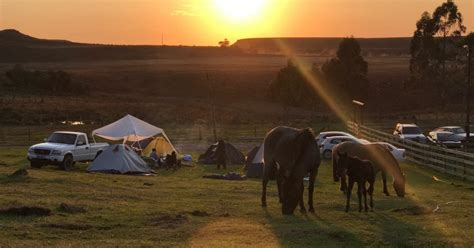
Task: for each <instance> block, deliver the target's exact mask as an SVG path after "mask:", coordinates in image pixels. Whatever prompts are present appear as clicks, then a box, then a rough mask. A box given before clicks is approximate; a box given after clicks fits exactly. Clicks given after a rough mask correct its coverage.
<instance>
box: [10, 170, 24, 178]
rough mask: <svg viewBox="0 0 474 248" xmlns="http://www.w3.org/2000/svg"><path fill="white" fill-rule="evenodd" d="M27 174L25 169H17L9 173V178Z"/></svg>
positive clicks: (22, 176)
mask: <svg viewBox="0 0 474 248" xmlns="http://www.w3.org/2000/svg"><path fill="white" fill-rule="evenodd" d="M27 176H28V171H27V170H25V169H19V170H17V171H15V172H13V173H12V174H11V175H9V176H8V177H9V178H24V177H27Z"/></svg>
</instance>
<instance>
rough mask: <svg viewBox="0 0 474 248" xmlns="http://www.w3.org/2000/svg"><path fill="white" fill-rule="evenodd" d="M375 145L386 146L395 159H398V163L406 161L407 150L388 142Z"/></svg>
mask: <svg viewBox="0 0 474 248" xmlns="http://www.w3.org/2000/svg"><path fill="white" fill-rule="evenodd" d="M372 143H373V144H380V145H383V146H385V147H386V148H387V149H388V150H389V151H390V153H392V155H393V156H394V157H395V159H397V160H398V161H400V162H401V161H404V160H405V158H406V151H405V149H403V148H398V147H396V146H394V145H392V144H390V143H387V142H372Z"/></svg>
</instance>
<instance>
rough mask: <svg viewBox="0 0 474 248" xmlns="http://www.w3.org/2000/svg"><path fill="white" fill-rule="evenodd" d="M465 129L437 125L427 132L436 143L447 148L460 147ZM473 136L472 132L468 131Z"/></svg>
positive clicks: (464, 137)
mask: <svg viewBox="0 0 474 248" xmlns="http://www.w3.org/2000/svg"><path fill="white" fill-rule="evenodd" d="M466 136H467V135H466V131H465V130H464V128H462V127H459V126H444V127H438V128H436V129H434V130H433V131H431V132H430V133H429V137H430V138H431V139H432V140H433V141H434V142H436V143H437V144H440V145H443V146H446V147H448V148H460V147H462V141H463V140H465V139H466ZM470 136H474V133H470Z"/></svg>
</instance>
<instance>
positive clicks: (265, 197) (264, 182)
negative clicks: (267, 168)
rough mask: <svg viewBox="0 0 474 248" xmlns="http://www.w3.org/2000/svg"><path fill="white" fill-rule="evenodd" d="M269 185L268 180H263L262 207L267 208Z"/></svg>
mask: <svg viewBox="0 0 474 248" xmlns="http://www.w3.org/2000/svg"><path fill="white" fill-rule="evenodd" d="M267 184H268V178H265V177H264V178H263V180H262V207H266V206H267Z"/></svg>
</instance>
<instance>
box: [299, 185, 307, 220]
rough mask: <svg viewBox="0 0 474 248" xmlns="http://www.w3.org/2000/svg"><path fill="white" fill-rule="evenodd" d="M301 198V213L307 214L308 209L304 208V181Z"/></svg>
mask: <svg viewBox="0 0 474 248" xmlns="http://www.w3.org/2000/svg"><path fill="white" fill-rule="evenodd" d="M300 191H301V196H300V212H301V213H306V208H305V207H304V199H303V198H304V197H303V195H304V181H301V190H300Z"/></svg>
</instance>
